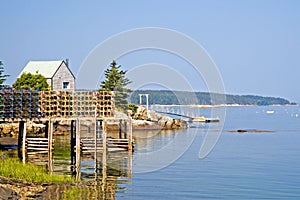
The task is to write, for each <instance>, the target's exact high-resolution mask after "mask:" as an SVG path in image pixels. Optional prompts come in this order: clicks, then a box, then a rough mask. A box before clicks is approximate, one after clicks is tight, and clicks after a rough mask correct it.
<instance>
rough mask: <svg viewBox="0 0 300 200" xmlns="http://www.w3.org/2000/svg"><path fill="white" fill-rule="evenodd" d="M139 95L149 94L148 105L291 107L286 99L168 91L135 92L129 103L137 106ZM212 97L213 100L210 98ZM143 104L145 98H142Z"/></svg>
mask: <svg viewBox="0 0 300 200" xmlns="http://www.w3.org/2000/svg"><path fill="white" fill-rule="evenodd" d="M139 94H149V104H162V105H172V104H180V105H191V104H201V105H218V104H240V105H260V106H267V105H291V104H295V103H291V102H289V101H288V100H286V99H283V98H278V97H262V96H256V95H230V94H226V95H225V98H224V95H221V94H216V93H208V92H185V91H169V90H137V91H134V92H133V93H132V94H131V96H130V99H129V102H130V103H133V104H139V101H140V100H139V99H140V97H139ZM212 97H213V98H212ZM143 103H144V104H145V97H143Z"/></svg>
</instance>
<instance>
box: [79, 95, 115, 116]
mask: <svg viewBox="0 0 300 200" xmlns="http://www.w3.org/2000/svg"><path fill="white" fill-rule="evenodd" d="M113 110H114V98H113V92H110V91H75V92H74V112H75V116H77V117H97V118H101V117H112V116H113Z"/></svg>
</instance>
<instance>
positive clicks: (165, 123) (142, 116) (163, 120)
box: [132, 106, 188, 129]
mask: <svg viewBox="0 0 300 200" xmlns="http://www.w3.org/2000/svg"><path fill="white" fill-rule="evenodd" d="M132 118H133V119H134V120H145V121H150V122H154V123H155V124H156V126H155V127H160V128H161V129H184V128H187V127H188V125H187V122H186V121H184V120H181V119H174V118H172V117H169V116H165V115H162V114H159V113H156V112H155V111H153V110H147V109H145V108H144V107H142V106H139V107H138V109H137V111H136V113H135V114H134V115H133V117H132ZM151 125H152V126H153V123H152V124H151ZM145 126H146V125H145Z"/></svg>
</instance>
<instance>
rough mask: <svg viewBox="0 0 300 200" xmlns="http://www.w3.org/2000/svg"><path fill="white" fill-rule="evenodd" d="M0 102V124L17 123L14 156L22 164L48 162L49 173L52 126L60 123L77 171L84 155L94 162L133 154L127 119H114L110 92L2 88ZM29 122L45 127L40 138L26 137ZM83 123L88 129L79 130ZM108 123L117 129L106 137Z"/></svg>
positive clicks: (50, 166) (81, 128)
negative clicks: (64, 124)
mask: <svg viewBox="0 0 300 200" xmlns="http://www.w3.org/2000/svg"><path fill="white" fill-rule="evenodd" d="M0 99H1V100H3V102H2V101H1V102H2V104H0V121H6V122H8V121H13V122H16V121H17V122H19V135H18V154H19V157H20V158H21V160H22V161H23V162H27V161H28V162H30V161H34V162H35V161H36V160H39V162H41V163H44V162H47V161H48V168H49V171H50V172H51V171H52V166H53V150H54V143H55V141H54V140H53V132H54V130H53V123H54V122H57V121H61V120H64V121H68V122H69V124H70V136H71V137H70V140H71V141H70V144H71V163H72V164H74V165H76V168H77V169H78V168H79V165H80V160H81V156H82V155H84V154H90V155H93V156H94V158H95V160H97V157H98V153H101V154H102V155H106V154H107V153H108V152H120V151H128V152H132V151H133V139H132V123H131V118H130V117H127V116H123V117H116V116H115V114H114V113H115V109H114V108H115V105H114V94H113V92H111V91H44V92H37V91H30V90H13V89H9V88H8V89H7V88H6V89H3V90H0ZM33 120H35V121H39V122H40V123H44V124H45V132H44V133H43V134H42V135H39V136H36V137H34V136H30V137H29V136H28V134H27V132H26V126H27V122H28V121H33ZM86 121H89V122H91V124H92V125H90V126H89V127H88V130H83V128H84V125H83V123H84V122H86ZM108 123H109V124H114V125H115V126H116V127H118V129H119V130H118V131H117V132H118V133H117V134H113V135H111V134H109V132H108V131H107V126H108ZM91 126H92V127H91ZM102 157H103V156H102ZM104 161H105V160H104ZM77 171H78V170H77Z"/></svg>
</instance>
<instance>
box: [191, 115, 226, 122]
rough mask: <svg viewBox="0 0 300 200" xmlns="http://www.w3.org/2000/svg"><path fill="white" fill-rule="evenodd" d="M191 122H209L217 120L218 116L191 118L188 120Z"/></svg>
mask: <svg viewBox="0 0 300 200" xmlns="http://www.w3.org/2000/svg"><path fill="white" fill-rule="evenodd" d="M190 121H191V122H200V123H210V122H219V121H220V119H219V118H206V117H203V116H200V117H196V118H192V119H191V120H190Z"/></svg>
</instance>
